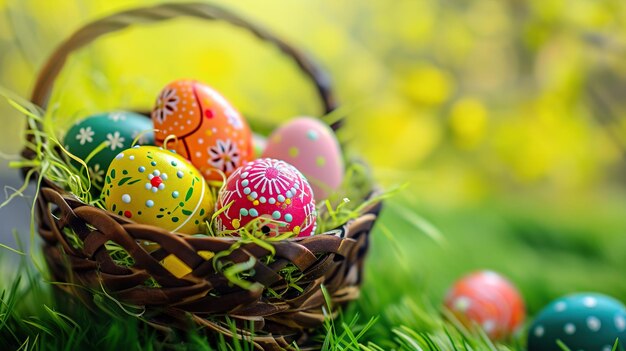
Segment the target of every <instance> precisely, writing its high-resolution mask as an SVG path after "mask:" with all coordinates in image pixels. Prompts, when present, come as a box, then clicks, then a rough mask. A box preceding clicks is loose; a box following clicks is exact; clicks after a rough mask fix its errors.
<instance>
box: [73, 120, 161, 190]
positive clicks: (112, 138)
mask: <svg viewBox="0 0 626 351" xmlns="http://www.w3.org/2000/svg"><path fill="white" fill-rule="evenodd" d="M135 139H137V144H138V145H150V144H154V132H153V127H152V122H151V121H150V119H149V118H147V117H146V116H143V115H140V114H137V113H133V112H125V111H119V112H107V113H101V114H97V115H93V116H90V117H87V118H85V119H83V120H80V121H78V122H76V124H74V125H73V126H72V128H70V130H68V131H67V133H66V134H65V137H64V139H63V144H64V145H65V148H66V149H67V150H68V151H69V152H71V153H72V154H74V155H75V156H77V157H78V158H80V159H83V160H85V159H86V158H87V157H88V156H89V155H90V154H91V153H92V151H94V149H95V148H96V147H98V146H99V145H100V144H102V142H107V146H106V147H105V148H104V149H103V150H101V151H100V152H98V153H97V154H95V155H94V156H93V158H91V159H90V160H89V162H87V166H88V167H89V172H90V175H91V178H92V181H93V182H95V183H96V184H99V185H101V184H103V181H104V173H105V172H106V170H107V169H108V168H109V164H111V161H112V160H113V159H114V158H115V156H116V155H117V154H119V152H120V151H122V150H124V149H127V148H129V147H131V145H132V143H133V141H134V140H135ZM77 166H78V164H77Z"/></svg>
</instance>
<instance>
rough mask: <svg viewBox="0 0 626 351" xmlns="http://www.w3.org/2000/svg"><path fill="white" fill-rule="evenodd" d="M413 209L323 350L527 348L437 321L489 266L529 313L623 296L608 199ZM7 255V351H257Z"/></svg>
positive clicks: (619, 247)
mask: <svg viewBox="0 0 626 351" xmlns="http://www.w3.org/2000/svg"><path fill="white" fill-rule="evenodd" d="M406 206H407V205H406V203H405V201H404V200H402V199H399V198H396V199H392V200H390V201H388V206H387V207H386V210H385V212H384V213H383V215H382V216H381V219H380V222H379V223H378V227H377V230H376V231H375V232H374V233H373V236H372V246H371V251H370V255H369V258H368V264H367V266H366V272H365V279H364V285H363V291H362V296H361V298H360V299H359V300H358V301H357V302H355V303H354V304H352V305H351V306H350V307H349V308H348V309H346V310H345V311H343V313H342V315H341V316H340V318H338V319H336V320H334V321H331V320H327V322H326V323H325V325H324V327H322V328H320V330H319V331H318V332H317V335H316V337H315V339H316V340H317V341H318V342H319V343H320V344H321V345H322V349H323V350H394V349H395V350H523V346H524V333H523V332H522V333H521V335H519V336H517V337H515V338H513V339H511V340H507V341H506V342H504V343H503V344H502V345H494V344H492V343H491V342H490V341H489V340H487V339H486V338H485V337H484V336H483V335H482V334H481V333H480V332H477V331H473V332H468V331H466V330H464V329H463V328H459V327H458V326H457V325H456V324H455V323H453V322H448V321H446V319H445V318H443V317H442V313H441V308H440V304H441V300H442V298H443V295H444V293H445V290H446V289H447V287H448V286H449V285H450V284H451V283H452V282H453V281H454V280H455V279H457V278H458V277H459V276H461V275H463V274H466V273H468V272H470V271H473V270H476V269H494V270H496V271H499V272H501V273H503V274H504V275H506V276H507V277H509V278H510V279H511V280H512V281H513V282H515V284H516V285H517V286H518V287H519V288H520V290H521V292H522V294H523V296H524V297H525V299H526V302H527V305H528V309H529V314H530V315H533V314H536V313H537V312H538V311H539V309H541V308H542V306H544V305H545V304H547V303H548V302H549V301H551V300H552V299H554V298H556V297H558V296H561V295H563V294H566V293H570V292H574V291H590V290H591V291H598V292H603V293H607V294H610V295H612V296H614V297H616V298H618V299H621V300H625V299H626V281H625V280H623V279H619V277H620V276H621V273H622V267H624V266H625V263H626V258H625V256H624V255H623V252H624V251H625V250H626V239H625V238H624V235H623V233H624V229H626V220H624V219H622V218H623V217H624V216H623V215H622V213H624V211H625V210H626V203H624V202H623V201H621V200H616V201H608V200H606V199H605V200H604V201H603V203H602V206H600V205H598V206H593V203H585V205H584V206H576V205H572V206H564V205H558V206H557V205H554V204H553V203H550V202H541V203H540V206H537V202H533V201H528V202H526V201H525V200H524V199H523V198H521V199H520V198H518V199H517V200H516V201H515V202H513V201H511V200H510V199H499V200H493V201H489V202H485V203H480V204H475V205H472V206H469V205H468V206H462V207H449V206H446V207H438V206H436V205H435V204H415V205H412V207H411V208H409V210H408V211H406V209H407V208H408V207H406ZM415 213H420V214H422V216H423V218H427V219H428V221H424V220H423V219H422V218H421V217H417V215H415ZM430 222H431V223H432V225H431V223H430ZM2 252H3V253H2V258H3V262H4V264H3V265H2V266H1V267H2V268H3V269H2V274H1V277H2V279H0V291H2V293H1V294H0V300H1V305H0V343H1V344H2V345H8V347H9V348H8V349H20V348H21V349H22V350H74V349H89V348H97V349H98V350H119V349H129V350H135V349H137V350H140V349H141V350H146V349H147V350H151V349H169V348H173V349H176V350H196V349H198V350H210V349H215V350H249V349H250V347H251V346H250V345H248V344H245V343H233V342H229V341H226V340H219V339H218V340H208V339H207V338H206V337H204V336H201V335H200V334H198V333H196V332H193V331H192V332H190V333H188V334H177V335H174V336H170V337H169V339H167V340H163V337H162V335H160V334H158V333H157V332H155V331H154V330H152V329H151V328H150V327H148V326H146V325H145V324H143V323H142V322H141V321H139V320H137V319H135V318H132V317H129V316H127V315H125V314H124V313H123V312H122V311H120V309H119V308H118V307H116V306H115V305H114V304H113V303H112V302H111V301H107V299H101V300H100V301H99V303H100V304H101V305H102V306H103V307H104V308H105V310H106V311H108V312H98V313H97V314H95V313H93V312H90V311H88V310H86V309H85V308H83V307H81V306H80V305H79V304H77V303H75V302H74V301H73V300H68V298H67V297H66V296H65V295H62V294H58V293H57V294H55V293H54V289H53V288H52V287H51V285H50V284H49V283H47V282H46V279H45V276H42V275H41V274H40V273H39V272H38V271H37V270H35V269H32V268H29V267H31V266H29V264H28V263H29V262H30V260H31V259H30V257H29V256H28V255H26V256H23V255H19V254H17V253H15V252H11V251H8V250H3V251H2ZM16 260H20V261H19V264H16ZM15 267H18V271H17V272H16V271H15Z"/></svg>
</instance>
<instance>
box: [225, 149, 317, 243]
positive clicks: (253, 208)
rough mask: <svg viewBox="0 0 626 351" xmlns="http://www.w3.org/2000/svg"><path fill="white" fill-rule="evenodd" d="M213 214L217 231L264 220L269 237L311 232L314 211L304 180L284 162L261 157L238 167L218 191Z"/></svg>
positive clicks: (311, 191) (312, 197) (311, 192)
mask: <svg viewBox="0 0 626 351" xmlns="http://www.w3.org/2000/svg"><path fill="white" fill-rule="evenodd" d="M215 206H216V211H220V210H221V209H223V208H225V207H226V209H225V210H224V211H223V212H221V213H220V214H219V215H218V217H217V227H218V230H219V231H220V232H224V231H233V230H237V229H239V228H241V227H245V226H246V225H247V224H248V223H250V222H251V221H253V220H255V219H257V218H263V219H265V220H267V225H265V226H264V228H263V229H264V231H265V230H267V231H266V234H268V235H270V236H275V235H280V234H283V233H288V232H293V233H294V234H296V235H297V236H309V235H312V234H313V233H314V232H315V227H316V223H315V220H316V217H317V211H316V209H315V198H314V195H313V190H312V189H311V186H310V185H309V183H308V181H307V180H306V178H305V177H304V176H303V175H302V173H300V171H298V170H297V169H296V168H295V167H294V166H292V165H290V164H288V163H287V162H284V161H280V160H276V159H271V158H262V159H258V160H255V161H252V162H250V163H248V164H247V165H245V166H243V167H240V168H238V169H237V170H236V171H235V172H234V173H233V174H232V175H231V176H230V177H228V179H227V180H226V184H225V185H224V187H223V188H222V189H221V190H220V193H219V195H218V200H217V203H216V205H215Z"/></svg>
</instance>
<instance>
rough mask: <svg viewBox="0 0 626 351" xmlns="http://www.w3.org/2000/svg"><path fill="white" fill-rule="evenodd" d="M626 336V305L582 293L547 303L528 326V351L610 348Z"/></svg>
mask: <svg viewBox="0 0 626 351" xmlns="http://www.w3.org/2000/svg"><path fill="white" fill-rule="evenodd" d="M616 339H619V340H620V344H621V345H623V342H622V341H621V340H626V307H625V306H624V305H623V304H622V303H621V302H619V301H617V300H616V299H614V298H611V297H609V296H606V295H603V294H598V293H579V294H574V295H569V296H565V297H562V298H560V299H557V300H555V301H553V302H552V303H550V304H549V305H548V306H546V307H545V308H544V309H543V310H542V311H541V312H540V313H539V314H538V315H537V317H536V318H535V320H534V322H533V324H532V325H531V326H530V328H529V330H528V351H553V350H554V351H562V350H563V349H562V348H561V347H560V346H559V343H558V342H559V341H560V342H561V343H563V344H564V345H566V346H567V347H568V348H569V349H571V350H573V351H611V350H612V349H613V344H614V343H615V340H616Z"/></svg>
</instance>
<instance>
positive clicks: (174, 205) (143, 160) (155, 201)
mask: <svg viewBox="0 0 626 351" xmlns="http://www.w3.org/2000/svg"><path fill="white" fill-rule="evenodd" d="M102 198H103V200H104V204H105V207H106V208H107V209H108V210H109V211H111V212H113V213H116V214H118V215H120V216H125V217H127V218H130V219H132V220H134V221H136V222H138V223H145V224H152V225H155V226H158V227H161V228H164V229H167V230H170V231H172V232H178V233H183V234H196V233H202V232H203V230H202V226H203V225H204V220H205V219H206V218H207V217H208V216H210V215H211V210H212V209H213V206H214V200H213V197H212V196H211V192H210V190H209V186H208V185H207V184H206V181H205V180H204V178H203V177H202V175H201V174H200V172H199V171H198V170H196V169H195V168H194V167H193V166H192V165H191V164H190V163H189V162H188V161H187V160H185V159H184V158H183V157H181V156H180V155H178V154H176V153H175V152H174V151H171V150H165V149H162V148H159V147H155V146H135V147H133V148H131V149H127V150H124V151H122V152H120V153H119V154H118V155H117V156H116V157H115V159H114V160H113V161H112V162H111V165H110V166H109V169H108V171H107V175H106V177H105V186H104V189H103V193H102Z"/></svg>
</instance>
